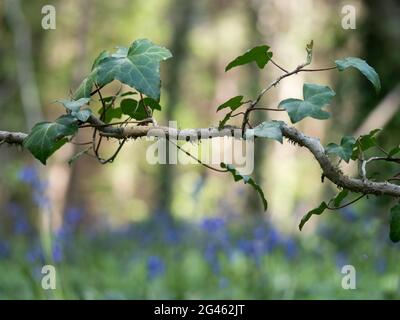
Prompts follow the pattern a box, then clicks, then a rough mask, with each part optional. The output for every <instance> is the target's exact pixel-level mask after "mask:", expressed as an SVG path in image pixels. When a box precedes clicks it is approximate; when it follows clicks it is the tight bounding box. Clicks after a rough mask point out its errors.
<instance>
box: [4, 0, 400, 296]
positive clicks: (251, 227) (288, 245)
mask: <svg viewBox="0 0 400 320" xmlns="http://www.w3.org/2000/svg"><path fill="white" fill-rule="evenodd" d="M46 4H51V5H53V6H55V8H56V29H55V30H44V29H43V28H42V26H41V20H42V18H43V15H42V13H41V10H42V7H43V6H44V5H46ZM348 4H350V5H353V6H354V7H355V8H356V17H357V20H356V29H355V30H351V29H350V30H345V29H343V28H342V25H341V21H342V18H343V16H344V15H343V14H342V12H341V10H342V7H343V6H344V5H348ZM399 18H400V4H399V3H398V1H396V0H387V1H382V2H378V1H372V0H370V1H353V0H352V1H315V0H314V1H313V0H302V1H295V0H286V1H278V0H247V1H239V0H201V1H189V0H146V1H139V0H119V1H99V0H85V1H84V0H72V1H61V0H58V1H56V0H46V1H41V0H35V1H28V0H0V39H1V41H0V57H1V58H0V110H1V117H0V129H1V130H8V131H22V132H28V131H29V130H30V129H31V127H32V126H33V125H34V124H35V123H36V122H38V121H42V120H52V119H54V118H55V117H57V116H58V115H60V114H61V113H62V112H63V110H62V109H61V108H60V107H59V106H58V105H57V104H54V100H56V99H60V98H67V97H68V96H69V95H70V91H71V90H74V89H75V88H76V87H77V86H78V85H79V83H80V81H81V80H82V79H83V78H84V77H85V76H86V75H87V74H88V73H89V71H90V66H91V64H92V62H93V60H94V58H95V57H96V56H97V55H98V54H99V53H100V52H101V51H102V50H105V49H107V50H112V49H113V48H114V47H116V46H129V45H130V43H131V42H132V41H133V40H135V39H138V38H148V39H151V40H152V41H153V42H154V43H157V44H160V45H163V46H166V47H167V48H169V49H170V50H171V52H172V53H173V55H174V57H173V59H170V60H168V61H167V62H164V63H162V67H161V76H162V84H163V85H162V95H161V105H162V107H163V110H162V112H160V113H158V114H156V118H157V120H158V122H159V123H160V124H165V125H167V124H168V120H176V121H177V122H178V126H179V127H182V128H193V127H203V126H206V127H207V126H210V125H217V124H218V121H219V120H220V119H221V118H222V116H223V115H222V114H220V113H219V114H217V113H216V108H217V106H218V105H219V104H221V103H223V102H224V101H226V100H227V99H229V98H231V97H233V96H235V95H239V94H243V95H244V96H245V97H246V99H251V98H254V97H255V96H256V95H257V93H258V92H259V91H260V90H261V89H262V88H263V87H265V86H266V85H267V84H269V83H270V82H271V81H272V80H274V79H275V78H277V77H278V76H279V75H280V70H279V69H277V68H275V67H274V66H273V65H271V64H268V65H267V66H266V68H265V69H263V70H259V69H258V68H256V66H255V65H247V66H243V67H240V68H235V69H232V70H231V71H229V72H228V73H225V72H224V68H225V66H226V65H227V63H228V62H230V61H231V60H232V59H233V58H235V57H236V56H238V55H240V54H242V53H243V52H244V51H245V50H247V49H249V48H252V47H253V46H256V45H260V44H268V45H269V46H271V48H272V51H273V53H274V60H275V61H276V62H277V63H279V64H280V65H282V66H284V67H285V68H287V69H293V68H295V67H296V66H297V65H298V64H300V63H302V62H303V61H304V59H305V45H306V43H308V42H309V41H310V40H311V39H312V40H314V58H313V67H316V68H317V67H328V66H332V65H333V61H334V60H335V59H340V58H344V57H347V56H357V57H361V58H363V59H366V60H367V61H368V63H369V64H370V65H372V66H373V67H374V68H375V69H376V70H377V72H378V73H379V75H380V77H381V80H382V91H381V93H380V94H378V95H377V94H375V91H374V89H373V88H372V86H371V85H370V83H369V82H368V81H367V80H366V79H365V78H364V77H363V76H362V75H360V74H359V73H358V72H356V71H346V72H343V73H338V72H336V71H332V72H324V73H300V74H298V75H296V76H293V77H290V78H287V79H285V80H283V81H282V82H281V83H280V84H279V86H277V87H276V88H275V89H273V90H271V91H270V93H269V94H268V96H266V97H265V98H263V101H262V103H263V105H265V106H271V107H275V106H276V105H277V104H278V103H279V101H281V100H282V99H285V98H290V97H298V98H301V97H302V85H303V83H304V82H312V83H318V84H324V85H329V86H330V87H332V88H333V89H334V90H335V91H336V92H337V96H336V97H335V99H334V103H333V104H332V105H331V106H330V107H329V111H331V113H332V115H333V116H332V118H331V119H330V120H328V121H316V120H313V119H311V120H310V119H307V120H304V121H302V122H301V123H300V124H298V125H297V127H298V128H300V129H301V130H303V131H304V132H305V133H306V134H308V135H311V136H317V137H319V138H320V139H321V140H322V142H323V143H324V144H327V143H329V142H336V143H338V141H339V140H340V137H341V136H343V135H354V136H357V135H359V134H362V133H367V132H369V130H370V129H374V128H384V133H383V134H381V135H380V136H379V142H380V144H381V145H382V147H384V148H390V147H393V146H395V145H396V144H398V143H399V140H398V137H399V135H398V133H399V131H398V126H399V125H400V113H399V112H398V108H399V107H400V82H399V76H398V74H399V70H400V55H399V49H400V20H399ZM107 90H110V93H112V92H113V91H112V90H111V89H107V88H106V89H105V91H106V92H107ZM272 117H273V118H274V119H280V120H286V121H288V118H287V115H286V114H279V115H277V114H276V113H275V114H268V113H267V114H265V113H259V114H254V115H253V121H254V122H261V121H263V120H264V119H267V118H272ZM235 121H236V120H234V121H233V122H232V124H239V123H236V122H235ZM237 121H239V120H237ZM88 136H89V133H85V132H83V133H82V134H80V136H79V138H78V140H79V141H81V142H84V141H87V138H88ZM85 139H86V140H85ZM148 145H149V143H148V142H145V141H131V142H129V143H128V144H127V145H126V146H125V148H123V150H122V151H121V153H120V155H119V157H118V158H117V160H116V161H115V162H114V163H112V164H107V165H104V166H103V165H101V164H99V163H98V162H96V160H95V159H93V158H91V157H85V156H84V157H81V158H80V159H79V160H78V161H76V162H74V163H73V164H72V165H69V164H68V159H70V158H71V157H72V156H73V155H74V154H76V153H77V152H79V150H81V148H80V146H78V145H73V144H68V145H66V146H64V147H63V148H62V149H61V150H59V151H58V152H57V153H56V154H55V155H54V156H53V157H52V158H51V160H50V161H49V163H48V165H47V166H46V167H44V166H42V165H41V164H40V163H39V162H38V161H36V160H35V159H34V158H33V157H32V156H31V155H30V154H29V153H28V152H26V151H24V150H22V149H21V148H16V147H8V146H7V145H5V144H3V145H1V146H0V163H1V166H0V213H1V214H0V299H12V298H23V299H28V298H30V299H47V298H57V299H100V298H106V299H138V298H139V299H140V298H142V299H146V298H153V299H157V298H166V299H168V298H172V299H181V298H185V299H196V298H197V299H207V298H208V299H210V298H215V299H270V298H275V299H296V298H297V299H298V298H303V299H310V298H314V299H315V298H321V299H327V298H333V299H335V298H346V299H356V298H377V299H381V298H389V299H390V298H399V297H400V282H399V281H400V280H399V274H400V271H399V268H398V261H399V260H398V259H399V252H398V251H399V246H398V245H394V244H392V243H390V241H389V239H388V218H389V208H390V207H391V205H393V201H392V200H391V199H389V198H385V197H381V198H379V199H378V198H375V197H370V198H369V199H368V200H367V199H364V200H362V201H360V202H358V203H357V204H356V205H354V206H350V207H346V208H345V209H343V210H341V211H338V212H334V213H332V214H331V213H327V214H325V215H323V216H317V217H313V219H311V221H310V222H309V223H308V224H307V225H306V226H305V228H304V230H303V231H302V232H299V231H298V224H299V221H300V219H301V217H302V215H303V214H305V213H306V212H307V211H308V210H310V209H312V208H314V207H316V206H317V205H318V204H319V203H320V201H322V200H326V199H329V198H330V197H331V196H333V195H334V194H335V193H336V192H337V189H336V188H335V186H333V185H332V184H331V183H329V182H325V183H324V184H321V182H320V181H321V177H320V174H321V172H320V169H319V167H318V164H317V163H316V162H315V161H314V160H313V157H312V156H311V155H310V154H309V153H308V152H307V151H305V150H301V149H299V148H297V147H296V146H293V145H291V144H289V143H287V142H285V143H284V144H283V146H282V145H280V144H278V143H276V142H275V141H267V142H265V141H264V142H262V141H257V142H256V154H255V157H256V160H255V162H256V167H255V172H254V174H253V177H254V179H255V180H256V181H257V182H258V183H259V184H260V185H261V186H262V188H263V189H264V192H265V194H266V197H267V199H268V200H269V209H268V211H267V212H263V210H262V208H261V205H260V204H261V203H260V201H259V199H258V197H257V195H256V194H255V193H254V192H253V190H252V189H251V188H249V187H247V186H245V185H243V184H241V183H236V184H235V183H234V182H233V179H232V177H231V176H230V175H228V174H219V173H216V172H210V171H207V170H206V169H205V168H204V167H201V166H199V165H181V166H180V165H158V166H157V165H149V164H148V163H147V162H146V158H145V156H144V155H145V152H146V147H147V146H148ZM115 147H116V142H112V141H110V142H108V143H107V148H109V149H110V151H111V150H112V149H114V148H115ZM394 169H395V168H393V167H392V166H389V165H388V166H382V164H380V167H376V168H374V167H371V170H372V171H371V172H373V170H375V171H376V173H377V175H378V176H379V177H380V178H383V179H385V178H388V177H389V176H390V175H391V174H392V175H393V174H394V173H395V171H394ZM343 170H344V171H345V172H347V173H350V174H355V173H356V168H355V167H354V166H347V167H346V166H343ZM44 264H53V265H55V267H56V270H57V289H56V290H48V291H46V290H43V289H42V288H41V279H42V274H41V268H42V266H43V265H44ZM347 264H351V265H353V266H354V267H355V268H356V271H357V278H356V279H357V289H356V290H344V289H342V287H341V281H342V278H343V276H344V275H343V274H342V273H341V270H342V267H343V266H344V265H347Z"/></svg>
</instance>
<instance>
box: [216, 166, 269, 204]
mask: <svg viewBox="0 0 400 320" xmlns="http://www.w3.org/2000/svg"><path fill="white" fill-rule="evenodd" d="M221 168H223V169H227V170H228V171H229V172H230V173H231V174H232V176H233V179H234V180H235V182H237V181H240V180H243V182H244V183H245V184H249V185H251V186H252V187H253V188H254V190H256V191H257V192H258V194H259V196H260V198H261V200H262V203H263V206H264V210H265V211H266V210H267V209H268V202H267V200H266V199H265V196H264V192H263V191H262V189H261V187H260V186H259V185H258V184H257V183H256V182H254V180H253V179H252V178H251V177H250V176H247V175H242V174H240V173H239V172H238V171H237V170H236V169H235V167H234V166H232V165H230V164H225V163H223V162H222V163H221Z"/></svg>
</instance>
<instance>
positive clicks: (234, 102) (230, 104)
mask: <svg viewBox="0 0 400 320" xmlns="http://www.w3.org/2000/svg"><path fill="white" fill-rule="evenodd" d="M242 100H243V96H236V97H233V98H230V99H229V100H227V101H226V102H224V103H223V104H221V105H220V106H219V107H218V109H217V112H218V111H220V110H222V109H224V108H230V109H231V110H232V111H235V110H236V109H237V108H239V107H240V106H241V105H243V103H244V102H243V101H242Z"/></svg>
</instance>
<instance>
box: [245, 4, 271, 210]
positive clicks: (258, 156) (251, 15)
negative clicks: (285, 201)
mask: <svg viewBox="0 0 400 320" xmlns="http://www.w3.org/2000/svg"><path fill="white" fill-rule="evenodd" d="M246 8H247V10H246V11H247V12H246V14H247V19H248V29H249V36H248V39H249V40H248V42H249V48H250V47H254V46H257V45H260V44H262V42H263V37H262V35H261V34H260V32H259V31H258V28H257V22H258V15H259V11H260V10H259V8H258V2H252V3H251V4H249V5H247V6H246ZM248 70H249V72H248V76H247V78H248V81H246V83H247V84H248V88H247V91H248V92H249V95H250V96H251V97H256V96H257V95H258V93H259V92H260V90H261V72H260V69H259V68H258V67H257V66H256V65H255V64H254V63H253V64H251V65H250V66H249V68H248ZM252 119H253V121H254V122H255V123H260V122H262V121H264V120H266V112H262V111H255V112H253V114H252ZM266 147H267V144H266V139H255V140H254V172H253V174H252V176H253V177H254V180H255V181H256V182H257V183H260V184H261V183H262V179H263V171H264V168H263V167H264V155H265V150H266ZM247 190H248V191H247V193H246V201H245V208H246V212H247V213H249V214H252V215H261V214H262V213H263V207H262V203H261V201H260V198H259V196H258V195H257V193H256V192H254V190H251V189H247Z"/></svg>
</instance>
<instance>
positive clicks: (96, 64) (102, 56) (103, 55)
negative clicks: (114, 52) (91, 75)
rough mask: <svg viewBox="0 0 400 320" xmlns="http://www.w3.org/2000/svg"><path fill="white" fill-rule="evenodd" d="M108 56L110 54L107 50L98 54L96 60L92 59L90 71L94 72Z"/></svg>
mask: <svg viewBox="0 0 400 320" xmlns="http://www.w3.org/2000/svg"><path fill="white" fill-rule="evenodd" d="M109 56H110V53H109V52H108V51H107V50H104V51H102V52H100V54H99V55H98V56H97V58H96V59H94V62H93V65H92V69H91V70H94V69H95V68H96V67H97V66H98V65H99V63H100V62H101V61H102V60H104V59H105V58H107V57H109Z"/></svg>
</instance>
